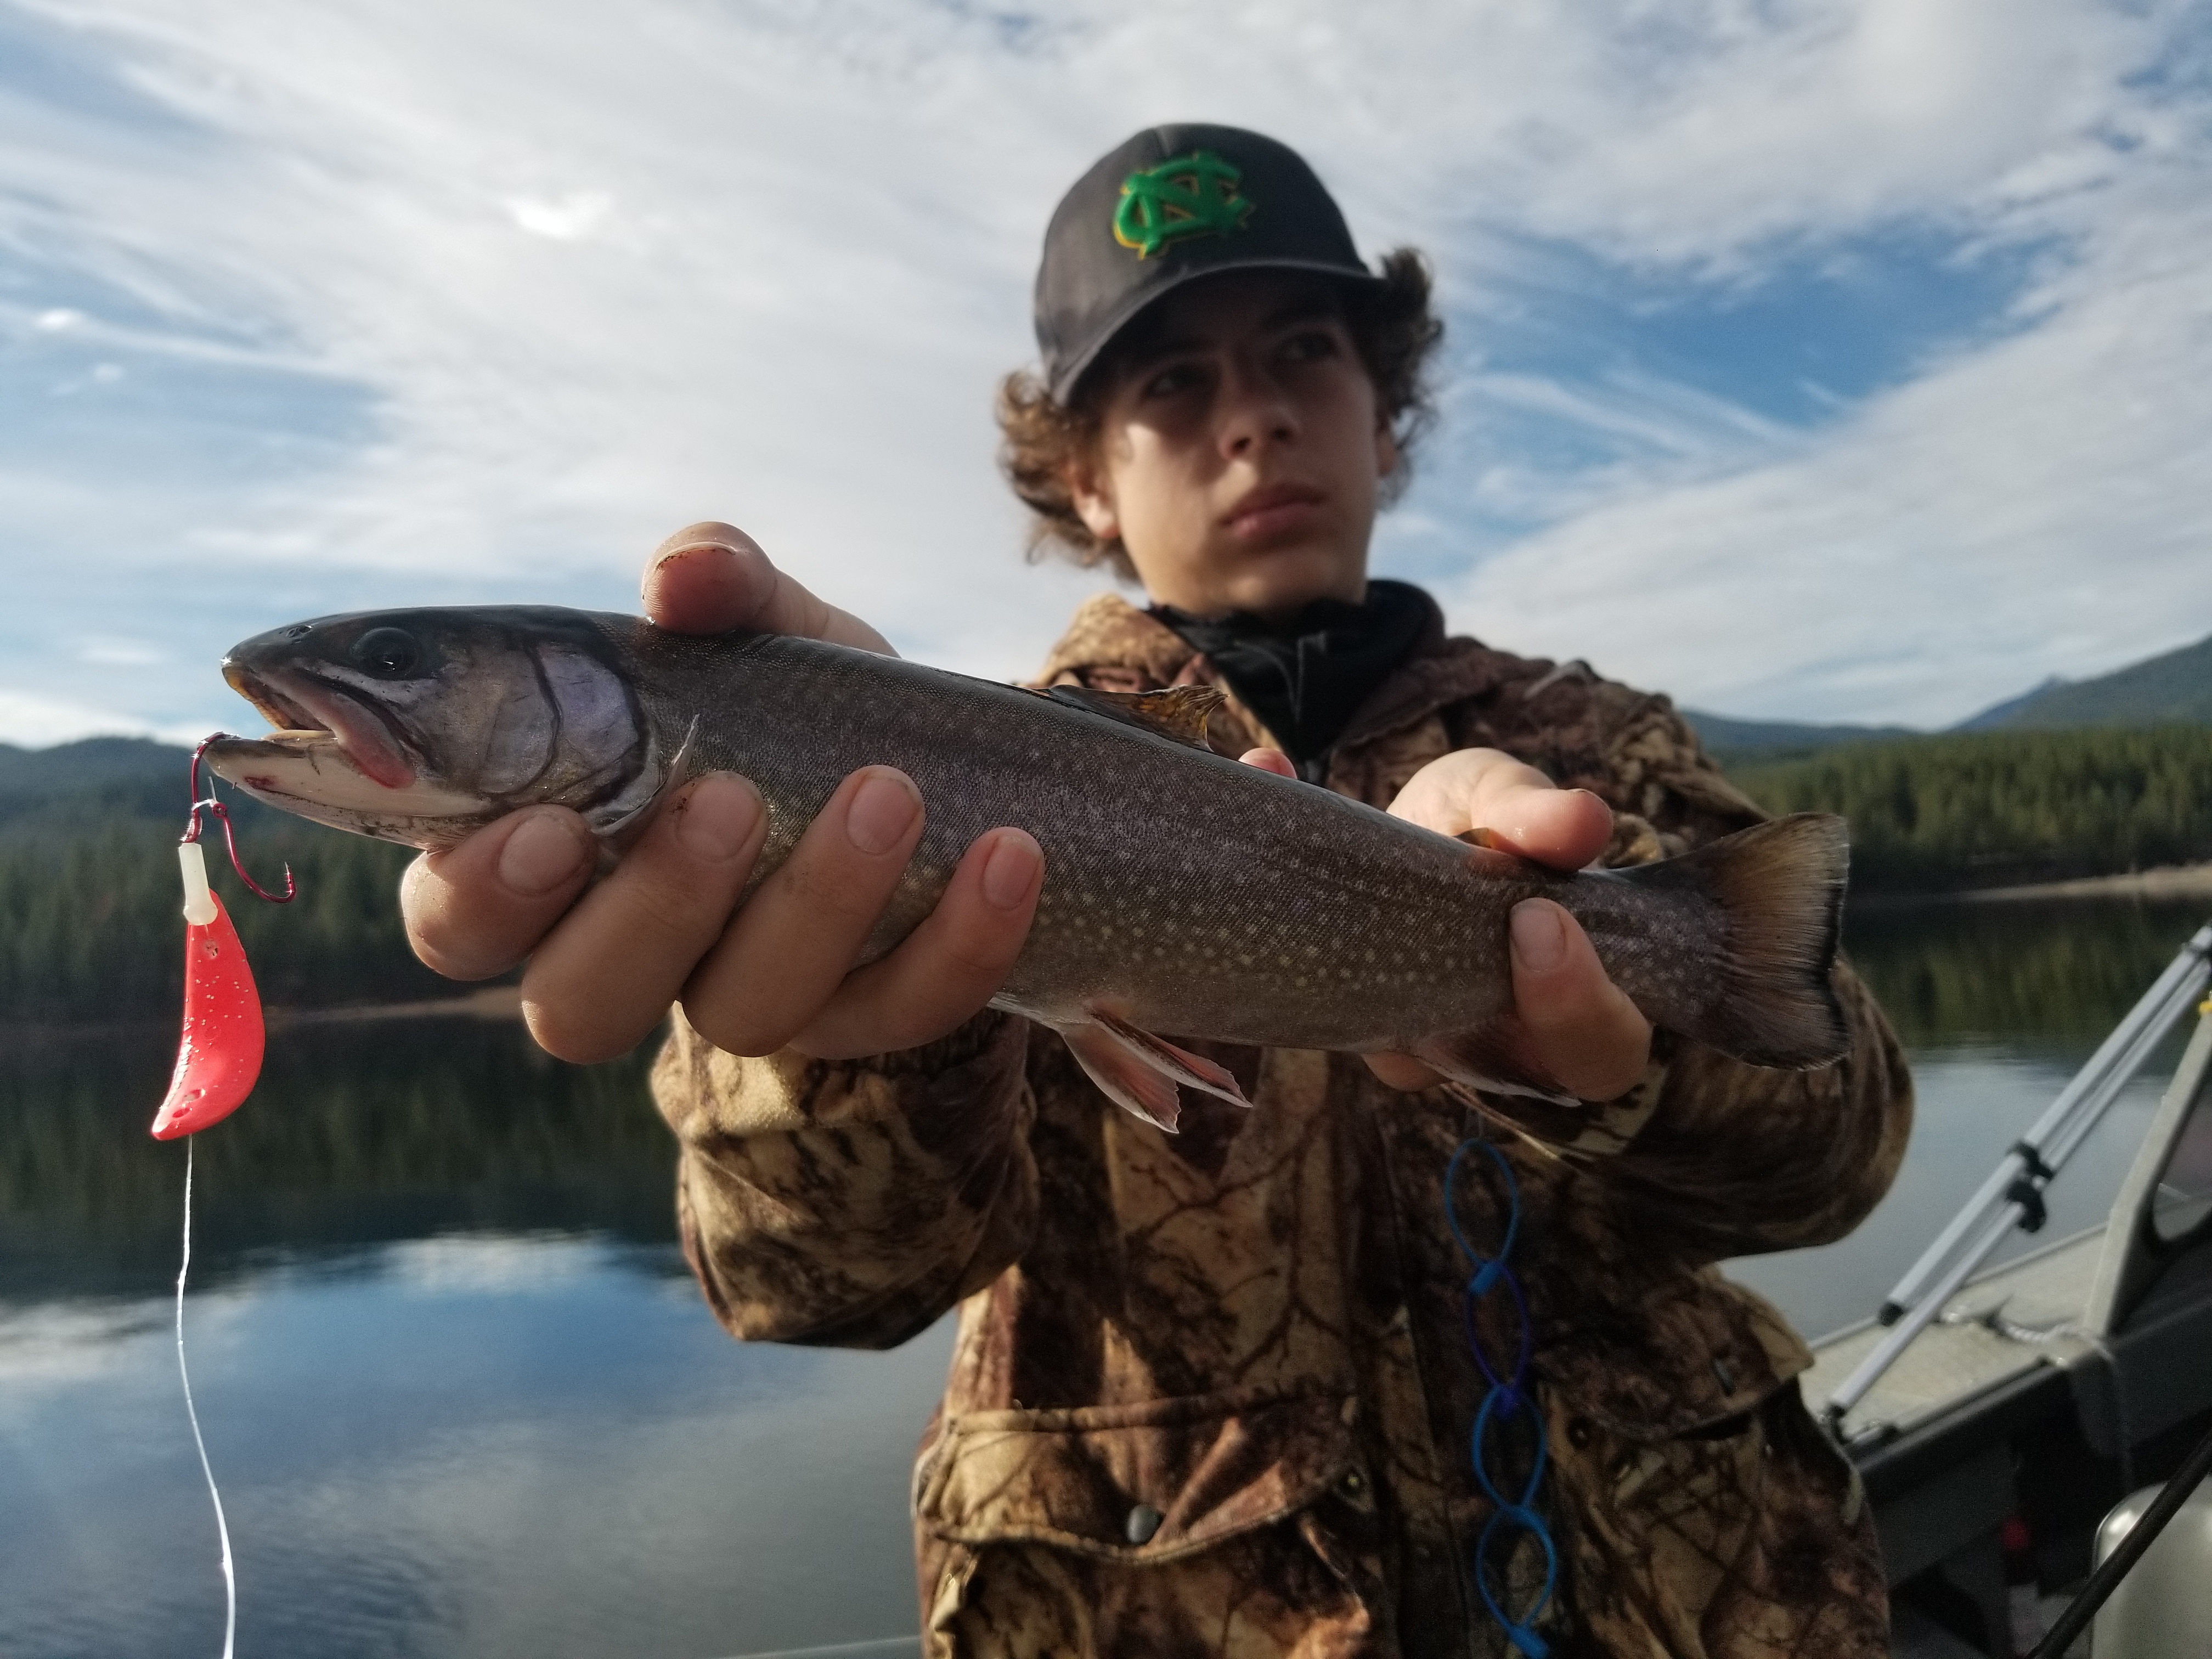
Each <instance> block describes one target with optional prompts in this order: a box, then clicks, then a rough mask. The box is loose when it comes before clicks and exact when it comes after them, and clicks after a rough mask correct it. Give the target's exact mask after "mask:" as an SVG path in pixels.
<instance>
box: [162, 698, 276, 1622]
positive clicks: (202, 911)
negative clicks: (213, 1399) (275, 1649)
mask: <svg viewBox="0 0 2212 1659" xmlns="http://www.w3.org/2000/svg"><path fill="white" fill-rule="evenodd" d="M215 740H216V739H215V738H209V739H207V742H206V743H203V744H200V746H199V747H198V748H197V749H196V750H193V751H192V767H191V779H190V782H191V796H192V805H191V816H190V817H187V818H186V819H185V833H184V835H183V836H181V837H180V838H179V842H178V844H177V866H178V870H179V873H180V874H181V875H182V876H183V878H184V884H185V1017H184V1025H183V1029H182V1030H181V1031H180V1032H179V1035H178V1038H177V1064H176V1068H175V1069H174V1070H173V1072H172V1073H170V1076H169V1091H168V1093H167V1096H165V1097H163V1099H162V1101H161V1107H160V1109H158V1110H156V1111H155V1114H154V1130H153V1133H154V1138H155V1139H157V1140H174V1139H179V1138H181V1139H183V1141H184V1143H185V1225H184V1259H183V1260H182V1261H180V1262H179V1264H178V1267H177V1376H178V1377H179V1379H180V1380H181V1381H182V1382H183V1383H184V1385H185V1416H186V1417H187V1418H188V1419H191V1425H192V1444H193V1446H194V1447H195V1448H196V1449H197V1450H198V1452H199V1455H200V1473H201V1474H203V1475H204V1476H206V1478H207V1489H208V1497H209V1498H210V1500H211V1501H212V1502H213V1503H214V1504H215V1529H216V1536H217V1537H218V1538H219V1539H220V1540H221V1541H222V1596H223V1624H222V1659H233V1654H234V1651H235V1650H236V1646H237V1642H238V1571H237V1567H236V1564H235V1563H234V1561H233V1559H232V1557H231V1553H230V1522H229V1520H228V1517H227V1516H225V1515H224V1514H223V1512H222V1488H220V1487H219V1486H216V1480H215V1465H214V1464H213V1463H212V1462H210V1461H209V1459H208V1449H207V1438H206V1437H205V1436H204V1435H203V1434H202V1433H201V1432H200V1413H199V1407H198V1406H197V1405H196V1404H195V1403H194V1402H193V1400H192V1373H191V1366H190V1365H188V1364H186V1363H185V1280H186V1279H189V1278H190V1277H191V1271H192V1143H193V1142H194V1141H196V1140H197V1139H199V1133H198V1132H199V1131H200V1130H202V1129H204V1128H206V1127H209V1126H210V1124H214V1123H217V1122H220V1121H222V1119H224V1118H226V1117H228V1115H230V1114H231V1113H232V1112H234V1111H235V1110H237V1109H238V1108H239V1106H240V1104H242V1103H244V1101H245V1099H246V1096H247V1095H249V1094H251V1093H252V1091H253V1085H254V1084H255V1082H256V1081H257V1080H258V1079H259V1078H260V1075H261V1058H262V1049H263V1045H264V1027H263V1024H262V1018H261V993H260V992H259V990H258V989H257V988H256V987H255V986H254V983H253V971H252V969H251V968H249V967H248V966H247V965H246V950H245V947H244V946H243V945H240V943H239V941H238V930H237V929H236V928H235V927H232V925H231V921H230V916H229V914H228V912H227V911H226V910H225V909H224V908H223V905H222V900H221V899H219V898H217V897H216V895H215V891H214V890H213V889H212V888H210V886H209V885H208V878H207V857H206V854H204V852H203V851H202V850H201V848H200V844H199V840H200V814H201V812H202V811H208V812H211V813H213V814H214V815H215V817H216V821H217V822H218V823H221V824H222V835H223V845H224V848H225V850H226V851H228V853H229V854H230V865H231V868H232V869H234V870H235V871H236V872H238V878H239V879H240V881H242V882H244V883H245V884H246V887H247V888H248V889H249V890H251V891H252V892H253V893H254V894H255V895H257V896H259V897H261V898H264V899H267V900H269V901H270V902H271V903H275V904H285V903H289V902H290V901H291V900H292V898H293V897H294V896H295V894H296V893H297V892H298V890H299V888H298V884H296V883H295V881H294V880H293V879H292V871H291V866H289V865H287V866H285V869H284V890H283V893H281V894H279V893H272V892H270V891H269V890H267V889H266V888H264V887H263V886H262V885H261V884H259V883H258V882H257V881H255V880H254V879H253V878H252V876H250V875H248V874H246V866H244V865H243V864H242V863H240V860H239V856H238V838H237V836H236V835H235V834H234V831H233V829H232V827H231V822H230V813H229V811H228V809H226V808H225V807H224V805H223V804H222V802H221V801H219V800H217V799H216V798H215V794H214V792H213V790H212V789H210V792H209V793H208V794H207V795H206V796H205V797H203V796H202V795H201V794H200V757H201V756H203V755H204V754H205V753H206V752H207V747H208V744H210V743H213V742H214V741H215Z"/></svg>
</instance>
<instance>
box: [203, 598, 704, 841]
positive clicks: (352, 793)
mask: <svg viewBox="0 0 2212 1659" xmlns="http://www.w3.org/2000/svg"><path fill="white" fill-rule="evenodd" d="M608 620H612V619H608ZM625 661H626V659H625V657H624V655H623V653H622V651H621V650H620V648H619V647H618V646H617V642H616V641H615V640H614V639H613V638H612V637H611V635H610V634H609V633H608V631H607V630H606V629H605V627H604V626H603V625H602V624H601V622H600V620H599V619H597V618H594V617H592V616H590V615H589V614H588V613H586V612H580V611H562V610H556V609H553V608H551V607H546V606H530V605H501V606H483V607H472V608H471V607H464V608H453V609H443V610H413V611H362V612H356V613H353V614H350V615H347V616H341V617H320V618H319V619H317V620H315V621H313V622H304V623H293V624H292V625H291V626H289V627H286V628H278V629H271V630H270V631H269V632H268V633H266V634H259V635H255V636H254V637H253V638H252V639H250V640H246V641H242V642H241V643H240V644H238V645H236V646H234V647H232V648H231V650H230V652H229V653H228V655H227V656H226V657H225V658H224V659H223V664H222V673H223V678H225V679H227V680H228V681H229V682H230V684H231V686H232V687H233V689H234V690H237V691H238V692H239V693H240V695H241V696H244V697H246V700H247V701H248V702H252V704H253V706H254V707H255V708H258V710H260V712H261V714H262V715H263V717H264V719H266V720H268V721H269V723H270V725H271V726H275V727H276V730H275V731H274V732H270V733H269V734H268V735H267V736H266V737H264V738H228V737H226V738H219V739H217V740H216V742H214V743H212V744H210V745H209V747H208V751H207V757H208V761H209V763H210V765H211V766H212V767H213V768H214V769H215V771H216V775H218V776H221V777H223V778H226V779H228V781H231V782H232V783H234V784H236V785H237V786H238V787H240V788H241V789H243V790H245V791H246V793H248V794H250V795H252V796H253V797H254V798H255V799H259V800H263V801H266V802H267V803H268V804H269V805H272V806H278V807H282V808H283V810H285V811H289V812H294V813H296V814H298V815H299V816H300V817H306V818H311V819H313V820H314V821H315V822H316V823H326V824H330V825H331V826H333V827H334V828H337V829H350V830H353V831H355V832H356V833H357V834H361V835H368V836H378V837H379V838H380V839H382V840H386V841H396V842H402V843H404V844H405V845H407V846H410V847H422V848H431V849H437V848H446V847H450V846H452V845H453V843H455V842H459V841H460V840H461V839H462V838H463V837H465V836H467V835H469V834H470V833H471V831H473V830H475V829H478V828H480V827H481V826H483V824H486V823H490V822H491V821H492V820H493V819H494V818H496V817H501V816H502V815H503V814H505V813H507V812H509V811H513V810H515V809H516V808H517V807H521V806H527V805H536V804H538V803H541V802H550V803H553V804H555V805H562V806H568V807H572V808H574V810H575V811H578V812H580V813H581V814H582V815H583V816H584V817H585V820H586V823H590V824H591V826H592V829H594V830H595V831H596V832H598V833H599V834H600V835H601V836H608V837H612V836H617V835H619V833H620V832H621V830H622V829H623V828H624V827H625V826H626V825H628V824H629V823H632V822H633V821H635V819H636V818H637V817H638V816H639V814H640V813H641V811H643V809H644V808H645V807H646V806H647V805H651V803H652V801H653V799H654V798H655V796H656V795H657V794H658V793H659V790H660V788H661V786H662V785H663V783H664V782H665V781H666V774H667V773H668V771H669V769H670V768H669V766H668V765H667V764H665V763H664V760H665V757H661V756H660V755H659V751H658V747H657V745H656V744H655V743H654V741H653V732H652V727H651V723H650V721H649V720H648V719H647V716H646V714H645V712H644V710H643V708H642V706H641V702H640V700H639V698H638V696H637V693H636V690H635V687H634V686H633V684H631V681H630V678H629V675H628V674H627V673H626V671H625V669H624V663H625Z"/></svg>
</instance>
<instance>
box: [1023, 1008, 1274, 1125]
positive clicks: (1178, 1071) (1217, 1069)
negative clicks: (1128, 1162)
mask: <svg viewBox="0 0 2212 1659" xmlns="http://www.w3.org/2000/svg"><path fill="white" fill-rule="evenodd" d="M1087 1012H1089V1013H1090V1015H1091V1018H1090V1020H1089V1021H1088V1022H1085V1023H1083V1024H1066V1025H1060V1026H1056V1027H1054V1029H1055V1030H1058V1031H1059V1033H1060V1036H1062V1037H1063V1038H1065V1039H1066V1042H1067V1047H1068V1052H1069V1053H1071V1054H1073V1055H1074V1056H1075V1063H1076V1064H1077V1065H1079V1066H1082V1067H1083V1069H1084V1072H1085V1074H1086V1075H1087V1076H1088V1077H1089V1078H1090V1079H1091V1081H1092V1082H1093V1083H1095V1084H1097V1085H1098V1089H1099V1092H1100V1093H1102V1094H1103V1095H1104V1096H1105V1097H1107V1098H1108V1099H1109V1100H1110V1101H1112V1102H1113V1103H1115V1105H1117V1106H1120V1107H1121V1108H1123V1109H1125V1110H1127V1111H1131V1112H1133V1113H1135V1114H1136V1115H1138V1116H1139V1117H1140V1118H1143V1119H1144V1120H1145V1121H1146V1122H1147V1123H1151V1124H1154V1125H1157V1126H1158V1127H1160V1128H1163V1129H1164V1130H1166V1131H1167V1132H1168V1133H1170V1134H1174V1133H1176V1125H1177V1124H1178V1123H1180V1122H1181V1121H1182V1095H1181V1093H1180V1092H1179V1091H1178V1088H1177V1085H1188V1086H1189V1087H1191V1088H1194V1089H1198V1090H1201V1091H1204V1092H1205V1093H1206V1094H1209V1095H1216V1096H1218V1097H1220V1098H1221V1099H1223V1100H1226V1101H1230V1102H1232V1103H1235V1104H1237V1105H1239V1106H1245V1107H1249V1106H1250V1105H1251V1102H1250V1101H1249V1100H1247V1099H1245V1098H1244V1091H1243V1090H1242V1089H1240V1088H1239V1087H1237V1079H1236V1078H1235V1077H1233V1076H1231V1074H1230V1073H1229V1071H1228V1070H1227V1068H1226V1067H1224V1066H1217V1065H1215V1064H1214V1062H1213V1061H1212V1060H1208V1059H1206V1057H1205V1056H1204V1055H1203V1054H1192V1053H1191V1052H1190V1051H1189V1050H1188V1049H1185V1048H1176V1046H1175V1044H1174V1043H1172V1042H1167V1041H1165V1040H1164V1039H1163V1038H1160V1037H1156V1036H1153V1035H1152V1033H1151V1032H1150V1031H1147V1030H1144V1029H1143V1028H1142V1027H1140V1026H1136V1025H1132V1024H1129V1022H1128V1021H1127V1020H1126V1019H1123V1018H1120V1017H1119V1016H1118V1015H1115V1014H1110V1013H1107V1012H1104V1011H1103V1010H1100V1009H1096V1008H1094V1009H1091V1010H1089V1011H1087Z"/></svg>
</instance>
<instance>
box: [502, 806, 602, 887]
mask: <svg viewBox="0 0 2212 1659" xmlns="http://www.w3.org/2000/svg"><path fill="white" fill-rule="evenodd" d="M587 854H588V849H587V848H586V847H585V845H584V843H583V842H582V841H581V840H580V838H579V837H578V836H577V834H576V832H575V831H574V829H571V828H569V826H568V822H567V820H566V819H564V818H563V817H562V815H561V814H560V813H558V812H556V811H550V810H549V811H542V812H532V814H531V815H530V816H529V817H526V818H525V819H523V821H522V822H521V823H518V824H516V825H515V826H514V829H513V832H512V833H510V834H509V835H508V836H507V845H506V846H504V847H502V848H500V849H499V879H500V884H501V886H503V887H505V888H506V889H507V890H508V891H509V892H511V893H514V894H517V895H519V896H521V897H523V898H538V897H542V896H544V895H545V894H547V893H550V892H551V891H552V890H554V889H555V888H556V887H558V886H559V885H561V884H562V883H563V882H565V881H568V880H569V879H570V878H573V877H574V875H575V874H576V872H578V871H580V870H581V869H582V868H583V867H584V861H585V859H586V856H587Z"/></svg>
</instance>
